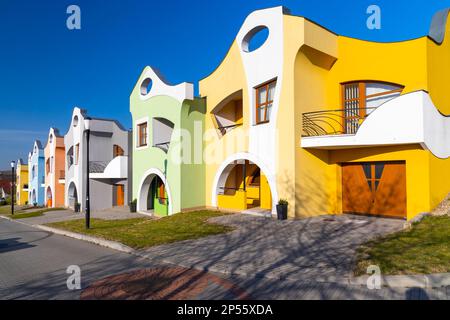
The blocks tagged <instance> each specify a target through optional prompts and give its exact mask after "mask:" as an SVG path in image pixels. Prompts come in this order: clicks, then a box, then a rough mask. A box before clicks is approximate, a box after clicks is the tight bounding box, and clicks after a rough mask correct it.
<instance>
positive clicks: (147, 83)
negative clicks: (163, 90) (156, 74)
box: [141, 78, 153, 96]
mask: <svg viewBox="0 0 450 320" xmlns="http://www.w3.org/2000/svg"><path fill="white" fill-rule="evenodd" d="M152 86H153V81H152V79H150V78H146V79H145V80H144V81H142V84H141V94H142V95H144V96H146V95H148V94H149V93H150V90H152Z"/></svg>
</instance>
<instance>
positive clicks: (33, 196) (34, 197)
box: [31, 189, 37, 205]
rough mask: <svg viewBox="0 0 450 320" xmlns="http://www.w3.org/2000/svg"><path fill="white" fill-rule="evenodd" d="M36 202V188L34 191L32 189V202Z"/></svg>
mask: <svg viewBox="0 0 450 320" xmlns="http://www.w3.org/2000/svg"><path fill="white" fill-rule="evenodd" d="M35 203H37V199H36V190H35V189H33V191H31V204H32V205H34V204H35Z"/></svg>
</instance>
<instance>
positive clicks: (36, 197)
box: [28, 140, 45, 206]
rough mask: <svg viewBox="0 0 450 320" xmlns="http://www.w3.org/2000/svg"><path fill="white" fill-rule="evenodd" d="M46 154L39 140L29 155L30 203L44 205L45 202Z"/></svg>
mask: <svg viewBox="0 0 450 320" xmlns="http://www.w3.org/2000/svg"><path fill="white" fill-rule="evenodd" d="M44 165H45V156H44V148H42V144H41V142H40V141H39V140H36V141H35V142H34V145H33V151H32V152H30V153H29V155H28V170H29V171H28V204H30V205H39V206H43V205H44V204H45V203H44V202H45V193H44V190H45V167H44Z"/></svg>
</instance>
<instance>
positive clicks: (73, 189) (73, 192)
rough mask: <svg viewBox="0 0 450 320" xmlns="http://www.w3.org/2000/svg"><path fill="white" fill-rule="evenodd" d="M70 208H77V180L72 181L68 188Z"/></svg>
mask: <svg viewBox="0 0 450 320" xmlns="http://www.w3.org/2000/svg"><path fill="white" fill-rule="evenodd" d="M68 199H69V208H71V209H75V204H76V203H78V191H77V186H76V185H75V182H73V181H72V182H71V183H70V185H69V190H68Z"/></svg>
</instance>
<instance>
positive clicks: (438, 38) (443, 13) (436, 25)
mask: <svg viewBox="0 0 450 320" xmlns="http://www.w3.org/2000/svg"><path fill="white" fill-rule="evenodd" d="M449 13H450V8H446V9H443V10H440V11H438V12H436V13H435V14H434V16H433V19H432V20H431V26H430V31H429V33H428V37H429V38H430V39H432V40H433V41H434V42H436V43H437V44H442V42H444V38H445V29H446V27H447V20H448V14H449Z"/></svg>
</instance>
